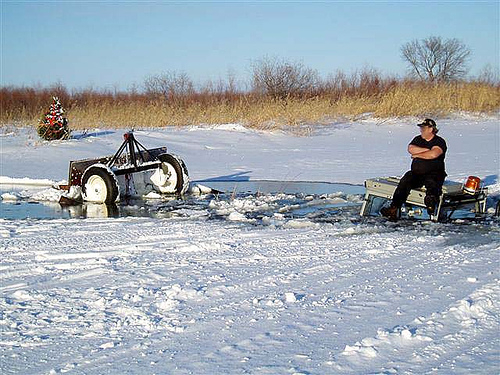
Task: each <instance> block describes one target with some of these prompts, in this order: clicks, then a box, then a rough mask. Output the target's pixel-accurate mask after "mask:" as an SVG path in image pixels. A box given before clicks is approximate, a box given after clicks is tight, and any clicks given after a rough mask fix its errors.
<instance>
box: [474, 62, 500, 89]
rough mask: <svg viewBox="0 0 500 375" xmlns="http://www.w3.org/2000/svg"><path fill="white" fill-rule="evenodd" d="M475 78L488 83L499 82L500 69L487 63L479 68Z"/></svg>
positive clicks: (496, 83) (495, 83)
mask: <svg viewBox="0 0 500 375" xmlns="http://www.w3.org/2000/svg"><path fill="white" fill-rule="evenodd" d="M476 80H477V81H479V82H481V83H486V84H489V85H498V84H499V83H500V69H499V68H498V67H493V66H492V65H491V64H487V65H485V66H484V67H483V69H481V71H480V72H479V75H478V76H477V78H476Z"/></svg>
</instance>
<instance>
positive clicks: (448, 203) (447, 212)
mask: <svg viewBox="0 0 500 375" xmlns="http://www.w3.org/2000/svg"><path fill="white" fill-rule="evenodd" d="M399 180H400V178H398V177H380V178H373V179H368V180H366V181H365V188H366V193H365V197H364V201H363V205H362V206H361V211H360V215H361V216H369V215H374V214H378V212H379V211H380V208H381V207H382V206H384V205H385V204H387V200H392V197H393V195H394V191H395V190H396V187H397V186H398V184H399ZM487 195H488V189H487V188H481V189H480V190H479V191H478V192H477V193H475V194H469V193H466V192H464V190H463V184H461V183H458V182H452V181H445V183H444V185H443V192H442V194H441V196H440V197H439V202H438V205H437V209H436V212H435V214H434V215H432V216H431V218H430V219H431V220H432V221H446V220H449V219H451V216H452V215H453V214H454V213H455V212H456V211H457V210H467V211H468V212H473V213H474V215H475V216H476V215H478V214H484V213H485V211H486V197H487ZM424 198H425V187H423V188H420V189H413V190H411V191H410V194H409V196H408V198H407V200H406V203H405V205H404V208H403V210H404V211H405V213H406V214H407V215H408V216H410V217H411V216H425V215H424V212H426V210H425V208H426V206H425V203H424ZM377 200H378V202H377Z"/></svg>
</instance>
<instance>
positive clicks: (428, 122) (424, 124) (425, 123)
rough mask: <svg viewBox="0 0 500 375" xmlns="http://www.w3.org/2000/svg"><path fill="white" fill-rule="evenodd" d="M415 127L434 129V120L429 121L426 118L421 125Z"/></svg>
mask: <svg viewBox="0 0 500 375" xmlns="http://www.w3.org/2000/svg"><path fill="white" fill-rule="evenodd" d="M417 126H428V127H430V128H436V127H437V126H436V123H435V122H434V120H432V119H430V118H426V119H425V120H424V121H423V122H422V123H421V124H417Z"/></svg>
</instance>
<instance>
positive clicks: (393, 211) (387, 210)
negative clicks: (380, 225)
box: [380, 204, 399, 221]
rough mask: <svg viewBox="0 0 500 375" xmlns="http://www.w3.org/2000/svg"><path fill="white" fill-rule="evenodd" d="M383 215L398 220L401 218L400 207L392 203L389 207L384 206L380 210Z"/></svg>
mask: <svg viewBox="0 0 500 375" xmlns="http://www.w3.org/2000/svg"><path fill="white" fill-rule="evenodd" d="M380 213H381V214H382V216H384V217H386V218H388V219H389V220H394V221H396V220H398V219H399V207H396V206H394V205H392V204H391V205H390V206H389V207H382V209H381V210H380Z"/></svg>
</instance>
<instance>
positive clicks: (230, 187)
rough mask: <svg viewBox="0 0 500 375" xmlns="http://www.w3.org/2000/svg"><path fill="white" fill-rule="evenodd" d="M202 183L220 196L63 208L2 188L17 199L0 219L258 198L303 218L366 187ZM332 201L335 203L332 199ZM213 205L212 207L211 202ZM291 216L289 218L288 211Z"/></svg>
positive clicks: (168, 210) (352, 200)
mask: <svg viewBox="0 0 500 375" xmlns="http://www.w3.org/2000/svg"><path fill="white" fill-rule="evenodd" d="M200 183H201V184H203V185H205V186H209V187H211V188H212V189H215V190H217V191H219V192H220V193H218V194H207V195H189V196H186V197H184V198H183V199H177V198H174V197H164V198H162V199H149V200H142V199H134V200H126V201H123V202H120V203H119V204H117V205H104V204H92V203H84V204H81V205H76V206H61V205H60V204H59V203H57V202H49V201H40V200H36V199H33V196H36V193H37V191H41V190H43V189H47V188H46V187H29V188H26V187H22V186H6V185H3V186H2V185H0V194H4V193H11V192H15V195H16V196H17V197H18V199H16V200H8V199H6V200H2V201H1V203H0V208H1V210H0V211H1V214H0V217H1V218H3V219H8V220H16V219H27V218H31V219H60V218H63V219H64V218H68V219H69V218H102V217H127V216H136V217H171V216H183V215H187V214H188V211H189V212H191V213H192V211H196V212H200V211H206V210H208V209H210V205H211V202H213V201H216V202H219V203H220V202H224V201H229V200H234V199H246V200H247V204H257V205H258V203H255V202H253V203H251V202H250V201H252V200H253V198H254V197H260V199H259V198H258V199H257V200H259V201H267V202H269V201H270V200H271V201H273V203H274V204H273V208H270V207H269V205H266V208H265V209H263V211H269V212H271V211H273V210H277V211H279V210H283V209H285V210H286V208H285V207H286V206H290V205H293V209H290V210H289V211H293V214H294V215H298V216H303V215H306V214H310V213H311V212H313V211H315V210H325V209H328V208H332V209H338V208H340V207H344V206H345V207H352V206H356V207H359V204H360V199H359V197H360V196H361V195H362V194H363V193H364V187H363V186H360V185H350V184H334V183H328V182H294V181H264V180H256V181H221V180H216V181H203V182H200ZM264 196H265V198H264ZM332 197H333V198H335V199H333V200H332V199H331V198H332ZM342 197H343V198H342ZM344 198H347V199H344ZM261 203H262V202H261ZM215 205H216V204H215ZM212 206H214V204H213V203H212ZM260 206H262V204H260ZM212 208H213V207H212ZM261 208H262V207H261ZM356 209H357V208H356ZM259 211H261V210H260V209H256V210H255V215H254V216H259ZM269 212H268V213H269ZM261 214H262V213H261ZM289 214H290V215H291V213H289Z"/></svg>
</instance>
